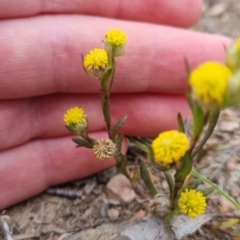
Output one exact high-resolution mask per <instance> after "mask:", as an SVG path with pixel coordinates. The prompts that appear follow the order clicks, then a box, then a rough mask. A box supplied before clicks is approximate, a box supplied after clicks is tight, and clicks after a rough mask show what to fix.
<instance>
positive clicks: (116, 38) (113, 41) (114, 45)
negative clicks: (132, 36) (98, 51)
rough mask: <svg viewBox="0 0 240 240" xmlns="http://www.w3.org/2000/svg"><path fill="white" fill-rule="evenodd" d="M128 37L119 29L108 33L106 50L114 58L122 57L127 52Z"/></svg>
mask: <svg viewBox="0 0 240 240" xmlns="http://www.w3.org/2000/svg"><path fill="white" fill-rule="evenodd" d="M126 42H127V35H126V34H125V33H124V32H122V31H121V30H119V29H112V30H109V31H108V32H107V33H106V37H105V46H104V48H105V49H106V51H107V52H108V53H109V55H110V56H112V57H118V56H122V55H123V54H124V52H125V46H126Z"/></svg>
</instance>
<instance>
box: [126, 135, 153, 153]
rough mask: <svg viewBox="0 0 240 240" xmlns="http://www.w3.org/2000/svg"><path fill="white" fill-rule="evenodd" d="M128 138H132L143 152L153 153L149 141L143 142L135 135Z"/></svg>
mask: <svg viewBox="0 0 240 240" xmlns="http://www.w3.org/2000/svg"><path fill="white" fill-rule="evenodd" d="M128 139H130V141H131V142H133V143H134V144H135V145H136V146H137V147H138V148H139V149H141V150H142V151H143V152H145V153H147V154H150V153H151V147H150V145H149V144H148V143H142V142H140V141H139V140H137V139H136V138H134V137H128Z"/></svg>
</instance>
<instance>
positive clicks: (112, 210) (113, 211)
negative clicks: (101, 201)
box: [108, 208, 120, 220]
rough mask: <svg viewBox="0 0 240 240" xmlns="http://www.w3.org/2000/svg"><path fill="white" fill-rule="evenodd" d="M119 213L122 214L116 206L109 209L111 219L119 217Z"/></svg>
mask: <svg viewBox="0 0 240 240" xmlns="http://www.w3.org/2000/svg"><path fill="white" fill-rule="evenodd" d="M119 215H120V212H119V211H118V210H117V209H115V208H110V209H108V216H109V218H110V219H111V220H116V219H118V217H119Z"/></svg>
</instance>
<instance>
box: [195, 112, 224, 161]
mask: <svg viewBox="0 0 240 240" xmlns="http://www.w3.org/2000/svg"><path fill="white" fill-rule="evenodd" d="M219 114H220V109H215V110H214V111H212V112H210V114H209V118H208V126H207V130H206V132H205V135H204V137H203V139H202V140H201V142H200V143H199V145H198V146H197V147H196V148H195V149H194V150H193V152H192V157H194V156H196V154H198V152H199V151H201V149H202V147H203V146H204V144H205V143H206V142H207V140H208V139H209V137H210V136H211V134H212V132H213V130H214V128H215V126H216V124H217V121H218V118H219Z"/></svg>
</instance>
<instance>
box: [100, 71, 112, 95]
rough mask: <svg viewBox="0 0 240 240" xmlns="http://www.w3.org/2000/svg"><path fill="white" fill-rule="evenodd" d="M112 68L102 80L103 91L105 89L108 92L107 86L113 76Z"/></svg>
mask: <svg viewBox="0 0 240 240" xmlns="http://www.w3.org/2000/svg"><path fill="white" fill-rule="evenodd" d="M112 71H113V70H112V68H110V69H109V70H107V72H106V73H105V74H104V75H103V78H102V80H101V87H102V89H104V90H105V91H106V92H107V84H108V80H109V78H110V76H111V75H112Z"/></svg>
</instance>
